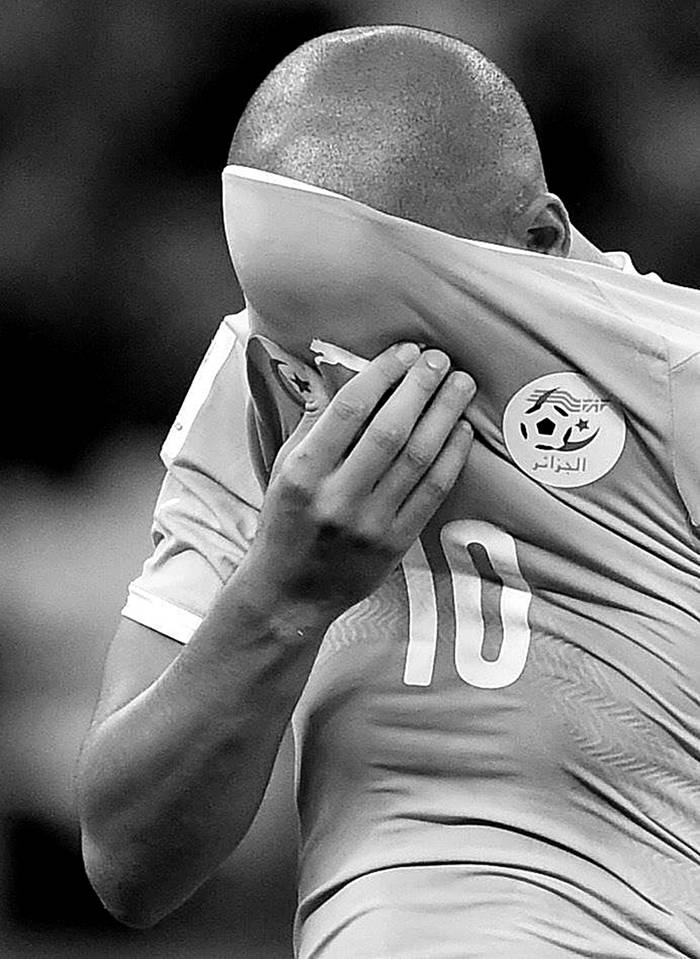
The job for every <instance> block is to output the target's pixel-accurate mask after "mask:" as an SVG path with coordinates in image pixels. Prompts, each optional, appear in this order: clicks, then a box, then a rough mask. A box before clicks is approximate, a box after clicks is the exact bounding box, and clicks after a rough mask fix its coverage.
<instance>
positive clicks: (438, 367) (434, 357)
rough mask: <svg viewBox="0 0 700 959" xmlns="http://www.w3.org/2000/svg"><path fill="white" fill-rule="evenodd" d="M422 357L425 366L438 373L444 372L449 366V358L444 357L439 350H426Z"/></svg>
mask: <svg viewBox="0 0 700 959" xmlns="http://www.w3.org/2000/svg"><path fill="white" fill-rule="evenodd" d="M424 356H425V364H426V366H428V367H429V368H430V369H431V370H435V371H436V372H438V373H440V372H442V370H446V369H447V367H448V366H449V365H450V360H449V357H447V356H445V354H444V353H441V352H440V351H439V350H428V351H427V353H425V354H424Z"/></svg>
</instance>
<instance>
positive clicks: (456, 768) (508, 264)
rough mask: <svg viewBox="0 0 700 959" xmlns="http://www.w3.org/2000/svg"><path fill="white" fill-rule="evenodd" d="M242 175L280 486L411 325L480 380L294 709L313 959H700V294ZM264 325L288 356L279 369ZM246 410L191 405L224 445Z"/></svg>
mask: <svg viewBox="0 0 700 959" xmlns="http://www.w3.org/2000/svg"><path fill="white" fill-rule="evenodd" d="M225 185H226V190H227V192H226V203H227V214H229V215H227V224H226V225H227V233H228V237H229V243H230V246H231V250H232V255H233V259H234V263H235V265H236V268H237V270H238V273H239V277H240V279H241V282H242V285H243V288H244V291H245V293H246V298H247V300H248V304H249V312H250V319H251V327H252V330H253V337H252V338H251V341H250V346H251V349H250V351H249V352H250V363H251V371H250V372H251V376H250V378H249V382H250V384H251V388H252V389H253V393H254V395H253V398H252V399H253V402H252V403H251V404H250V409H251V410H252V415H251V416H250V419H249V423H248V429H249V436H250V439H251V443H252V447H253V450H257V452H256V453H255V455H254V457H253V459H254V461H255V463H256V464H257V470H258V476H259V478H260V479H261V480H262V481H263V483H264V477H265V470H266V469H267V468H268V465H269V462H270V458H271V456H272V455H273V454H274V445H275V443H279V442H280V441H281V440H283V439H284V437H285V434H286V432H288V430H289V429H290V428H291V427H292V426H293V417H291V419H289V418H288V419H285V417H289V413H290V409H289V408H288V407H286V406H285V405H284V403H285V402H286V399H289V398H292V399H293V390H292V387H291V386H290V384H291V385H292V386H294V385H296V386H297V389H298V390H299V392H300V394H303V392H304V386H299V385H298V384H297V383H296V381H297V380H298V381H300V382H301V383H302V384H306V385H307V386H310V385H311V384H312V381H313V378H314V374H315V373H316V371H317V370H320V371H321V372H322V373H323V374H324V380H325V381H326V382H327V383H330V382H331V381H332V377H331V376H329V375H328V373H329V371H333V370H335V369H337V367H338V366H343V365H345V364H346V363H350V366H351V368H352V364H353V362H354V361H355V360H356V359H357V356H360V357H369V356H372V355H374V354H375V353H376V352H377V351H378V350H379V349H381V348H382V347H383V346H385V345H388V343H390V342H393V341H395V340H398V339H405V338H411V339H416V340H420V341H421V342H424V343H426V344H430V345H439V346H441V347H442V348H443V349H445V350H446V351H447V352H448V353H449V354H450V355H451V357H452V359H453V362H454V364H455V365H456V366H458V367H461V368H464V369H466V370H468V371H469V372H470V373H472V375H473V376H474V377H475V379H476V381H477V386H478V393H477V399H476V400H475V402H474V404H473V409H472V412H471V413H470V417H471V419H472V422H473V425H474V427H475V435H476V441H475V447H474V450H473V453H472V455H471V456H470V459H469V462H468V465H467V467H466V469H465V470H464V472H463V474H462V476H461V477H460V480H459V481H458V483H457V485H456V486H455V489H454V490H453V492H452V494H451V495H450V497H449V498H448V500H447V501H446V503H445V504H444V506H443V507H442V508H441V510H440V511H439V512H438V514H437V516H436V517H435V519H434V520H433V521H431V523H430V524H429V526H428V528H427V529H426V531H425V533H424V535H423V536H422V537H421V541H420V542H419V543H417V544H416V545H415V546H414V547H413V548H412V549H411V550H410V551H409V554H408V555H407V556H406V558H405V560H404V563H403V565H402V568H401V569H400V570H398V571H397V572H396V574H395V575H394V576H393V577H391V578H390V579H389V581H388V582H387V583H386V584H385V585H384V587H382V589H381V590H379V591H378V592H377V593H375V594H374V595H373V596H372V597H370V598H369V599H368V600H366V601H365V602H363V603H361V604H359V605H358V606H357V607H354V608H353V609H352V610H350V611H348V613H346V614H345V616H343V617H341V619H339V620H338V621H337V622H336V623H335V624H334V625H333V627H332V628H331V630H329V632H328V634H327V636H326V638H325V640H324V643H323V645H322V647H321V650H320V652H319V655H318V657H317V660H316V663H315V665H314V668H313V671H312V674H311V676H310V678H309V681H308V683H307V685H306V688H305V691H304V694H303V696H302V699H301V701H300V703H299V705H298V707H297V710H296V713H295V717H294V727H295V737H296V741H297V747H298V756H297V789H298V802H299V811H300V822H301V857H300V858H301V869H300V904H299V912H298V952H299V954H300V955H301V956H303V957H312V956H314V957H320V956H323V957H324V959H328V957H331V959H333V957H340V956H347V955H353V956H358V957H370V956H372V957H374V956H377V957H379V956H381V957H384V956H386V957H388V956H402V957H413V956H415V957H419V956H420V957H424V956H426V955H430V956H435V957H440V959H444V957H448V956H454V957H457V956H459V957H460V959H461V957H477V956H478V957H481V956H484V957H485V956H488V957H491V959H493V957H495V959H501V957H506V956H508V957H511V956H515V955H517V956H519V957H524V959H529V957H532V959H534V957H538V959H540V957H544V959H548V957H551V959H554V957H564V956H576V955H579V956H600V957H603V956H604V957H606V959H610V957H616V959H618V957H619V959H627V957H642V956H644V957H649V956H674V957H679V956H700V923H699V919H698V910H697V903H698V901H700V853H699V845H700V843H699V837H698V832H699V823H698V809H699V808H700V803H699V799H700V795H699V792H700V789H699V773H700V769H699V764H698V756H699V754H700V749H699V745H700V736H699V733H700V729H699V726H700V723H699V714H698V692H697V690H698V679H700V654H699V649H698V635H699V629H698V624H699V621H700V595H699V593H700V587H699V585H698V584H699V582H700V557H699V554H698V539H697V532H696V527H697V524H698V522H699V521H700V516H699V512H698V502H699V497H698V492H699V490H698V476H699V475H700V470H699V467H700V462H699V460H700V451H699V449H698V444H697V439H696V438H695V436H696V434H695V430H694V416H695V411H696V410H697V409H698V396H699V393H700V372H699V367H698V355H699V351H700V327H699V324H698V295H697V294H696V293H695V292H693V291H690V290H683V289H681V288H678V287H671V286H669V285H667V284H660V283H654V282H653V281H652V280H649V279H645V278H641V277H638V276H634V275H630V274H629V273H628V272H624V271H618V270H612V269H609V268H606V267H603V266H599V265H596V264H588V263H580V262H571V261H566V260H555V259H553V258H548V257H542V256H539V255H536V254H527V253H521V252H519V251H514V250H507V249H505V248H501V247H493V246H489V245H485V244H477V243H472V242H470V241H467V240H459V239H456V238H454V237H448V236H446V235H444V234H440V233H438V232H437V231H434V230H429V229H428V228H425V227H420V226H418V225H416V224H411V223H407V222H405V221H401V220H397V219H396V218H392V217H388V216H385V215H382V214H379V213H376V212H375V211H371V210H369V209H368V208H366V207H363V206H361V205H360V204H356V203H353V202H352V201H349V200H346V199H344V198H339V197H336V196H333V195H328V194H325V193H324V192H323V191H316V190H313V189H309V188H306V187H300V186H299V185H297V184H294V183H292V182H290V181H282V180H281V179H279V178H273V177H268V176H261V175H259V174H257V173H254V172H252V171H241V170H231V169H229V171H227V173H226V174H225ZM231 209H233V210H234V211H235V219H232V218H231V216H230V211H231ZM270 236H274V237H275V242H274V243H270V242H269V237H270ZM263 241H265V242H263ZM378 318H379V319H378ZM229 326H230V324H229ZM227 328H229V327H228V326H227ZM314 338H317V339H321V340H322V341H323V342H321V343H319V342H316V344H315V350H316V353H314V352H313V351H311V350H310V343H311V341H312V340H313V339H314ZM255 343H263V344H264V345H265V346H266V348H268V349H269V344H270V343H272V344H275V345H276V346H277V348H278V349H279V350H280V351H281V352H280V353H279V354H278V355H276V356H271V357H270V362H269V364H268V367H267V369H265V362H264V360H263V359H262V358H261V352H260V350H259V349H258V348H257V347H255V346H253V344H255ZM234 356H238V357H239V360H238V363H239V370H240V368H241V367H240V364H241V363H242V350H239V352H238V353H235V351H233V350H232V351H230V352H229V353H228V354H227V357H228V358H227V361H226V362H227V363H230V362H231V358H232V357H234ZM314 356H316V357H318V358H319V363H318V364H317V363H315V362H314ZM295 362H297V363H301V364H302V367H303V368H301V369H299V368H295V367H294V363H295ZM285 363H286V364H287V365H286V366H285V365H284V364H285ZM280 364H282V365H280ZM225 368H226V363H224V364H223V365H222V367H221V372H220V373H219V374H218V376H219V378H220V377H222V374H223V371H224V370H225ZM355 368H356V367H355ZM261 370H262V371H263V373H266V375H262V374H261ZM280 370H282V373H283V374H284V371H285V370H286V371H287V375H283V378H284V383H282V382H281V377H280V376H279V375H278V374H279V372H280ZM290 370H291V373H290V372H289V371H290ZM270 371H272V373H273V374H274V375H273V376H271V375H270ZM237 375H238V376H239V377H240V373H239V374H237ZM234 379H235V377H233V375H231V376H229V377H228V378H227V380H226V382H227V383H229V384H230V383H233V382H234ZM217 382H218V380H217ZM223 382H224V381H223V380H222V383H223ZM240 382H241V381H240V378H239V380H238V383H239V384H240ZM313 385H314V388H315V387H316V385H317V384H316V383H314V384H313ZM222 388H223V387H222ZM283 395H284V397H286V399H284V400H280V397H281V396H283ZM235 396H236V403H237V404H238V406H239V407H240V405H241V403H242V399H241V397H242V390H241V389H240V388H239V389H237V391H236V394H235ZM299 398H301V397H299ZM229 400H230V401H231V402H230V403H229V404H228V405H223V404H220V405H219V409H220V416H219V417H218V418H217V417H216V416H213V415H212V414H213V410H214V406H215V405H216V404H214V403H213V402H212V403H211V406H210V407H208V406H207V404H206V403H205V404H204V405H203V406H202V407H201V408H200V413H199V414H198V416H197V417H195V419H194V425H193V427H192V430H193V431H194V433H195V434H196V433H197V431H198V430H199V429H201V431H202V435H204V434H205V433H206V427H205V418H206V419H208V420H209V424H210V425H209V442H208V444H200V445H201V448H202V455H203V456H204V457H205V460H204V461H205V462H206V457H207V455H208V454H206V453H205V452H204V445H206V446H207V447H211V446H212V445H214V444H216V442H217V441H216V438H215V437H216V434H215V433H214V432H212V429H214V428H218V427H220V424H221V422H224V421H227V420H226V418H227V417H230V416H231V412H230V407H231V406H232V405H235V404H234V403H233V396H232V395H231V387H230V386H229ZM185 405H187V404H185ZM297 405H298V404H297ZM283 414H284V415H283ZM270 418H272V419H273V420H275V421H276V424H277V425H276V428H275V429H272V430H270V429H269V428H268V429H267V430H261V429H260V424H261V423H264V422H265V421H266V420H269V419H270ZM239 419H240V416H239ZM251 424H252V427H251ZM181 432H182V431H181ZM187 443H188V441H185V444H184V446H183V449H185V447H187ZM166 446H167V443H166ZM192 446H193V448H194V447H195V446H197V441H196V440H195V439H193V440H192ZM266 447H271V448H269V449H265V448H266ZM179 455H180V456H182V457H183V459H184V460H186V461H188V462H189V464H190V467H191V469H192V473H191V476H192V477H194V475H195V473H196V472H197V471H198V470H199V471H201V472H203V473H204V474H205V475H206V476H207V481H206V482H207V483H208V482H209V481H210V480H211V476H212V474H213V473H214V470H213V469H210V468H209V467H207V466H203V465H202V464H201V463H200V464H199V466H196V465H194V464H195V459H194V457H192V455H191V454H183V453H182V451H181V453H180V454H179ZM171 462H172V464H173V465H174V467H175V468H176V469H179V468H180V464H179V462H178V460H177V457H176V458H175V459H174V460H172V461H171ZM238 462H239V467H240V474H239V475H240V476H242V475H243V473H244V472H245V471H246V470H247V473H246V475H247V477H248V479H247V480H246V481H245V482H244V483H243V485H244V486H245V485H247V486H248V487H249V488H250V490H254V491H256V495H257V496H258V497H259V495H260V490H259V485H258V486H257V487H256V486H255V480H254V479H253V473H252V467H251V465H250V462H248V461H245V465H244V458H243V457H242V455H241V458H239V461H238ZM173 465H171V472H172V470H173ZM228 470H229V476H230V475H231V473H232V461H231V460H229V463H228ZM234 472H235V470H234ZM167 483H168V480H167V479H166V484H167ZM217 483H218V480H217ZM192 485H193V486H194V479H193V480H192ZM221 485H222V486H224V485H226V483H225V481H222V484H221ZM228 486H229V488H231V489H234V488H235V483H234V482H229V484H228ZM203 489H204V495H203V496H200V497H199V500H204V499H206V497H207V492H206V491H207V489H208V487H207V485H205V487H204V488H203ZM245 499H246V497H245V496H240V494H239V495H237V497H236V498H235V502H234V499H230V501H229V503H228V513H227V516H226V517H225V518H221V517H220V518H219V519H218V520H217V522H218V524H219V527H220V528H219V533H220V534H221V535H222V536H223V538H224V539H225V538H226V536H227V535H231V536H232V540H231V542H232V543H233V544H234V545H233V546H231V547H230V548H229V558H228V559H227V560H226V562H225V563H224V561H223V558H222V557H221V556H220V557H218V558H217V555H216V550H209V551H208V552H206V554H205V555H208V556H211V557H212V559H211V560H209V561H208V562H210V565H211V567H212V568H214V567H217V568H218V569H219V570H222V569H224V567H226V566H227V568H228V569H230V568H232V566H233V565H234V563H235V556H236V555H240V549H241V548H242V546H241V542H242V539H245V536H242V535H241V528H242V527H241V522H240V520H239V521H237V522H235V523H234V522H233V521H232V519H231V517H232V516H233V515H234V513H235V512H236V511H237V510H238V511H240V507H241V503H242V502H243V501H244V500H245ZM248 499H249V500H250V503H248V508H251V504H252V501H253V500H254V499H255V496H252V495H248ZM258 502H259V500H258ZM166 503H167V500H166ZM192 503H193V507H192V508H193V514H192V517H194V516H196V513H197V509H198V508H201V507H198V505H197V503H198V500H197V498H196V497H195V498H194V499H193V501H192ZM234 506H235V509H234V508H233V507H234ZM224 509H226V506H224ZM192 517H190V520H189V521H188V522H189V526H190V527H195V526H198V522H195V521H194V520H193V518H192ZM175 525H177V524H176V523H174V522H173V523H172V526H173V527H174V526H175ZM185 525H187V524H185ZM204 525H205V526H206V527H207V528H212V529H213V527H214V526H215V525H216V524H215V523H214V521H213V520H211V521H208V522H207V523H205V524H204ZM228 527H233V528H234V531H233V533H231V531H230V530H229V532H228V533H227V532H226V530H227V528H228ZM162 528H163V520H162V519H161V533H159V534H157V535H163V534H162ZM222 531H223V532H222ZM250 532H251V531H250V529H249V530H248V535H250ZM169 535H170V538H171V539H172V538H174V537H173V533H172V532H171V533H170V534H169ZM236 535H238V536H239V540H238V546H236V545H235V544H236ZM166 539H167V536H166ZM183 539H184V541H186V542H187V543H189V544H190V547H189V548H191V549H192V550H193V551H194V552H196V551H197V549H198V548H199V547H197V545H196V544H195V545H192V543H193V536H192V534H186V535H184V537H183ZM163 542H164V540H161V541H160V545H161V550H162V549H163V547H162V543H163ZM201 548H202V549H205V550H206V547H204V546H202V547H201ZM237 551H238V552H237ZM157 552H158V551H156V553H157ZM185 552H187V550H186V549H185ZM178 555H179V554H178ZM166 567H167V563H166V564H164V565H163V566H162V569H163V570H165V568H166ZM163 575H164V573H163ZM225 575H226V573H225V572H220V573H219V577H218V582H221V581H223V579H224V578H225ZM212 582H213V577H212ZM136 585H137V587H138V588H139V589H141V591H142V592H146V591H148V589H150V587H148V582H147V581H145V582H144V581H142V582H141V585H140V586H139V584H136ZM147 587H148V589H147ZM212 589H214V587H212ZM170 595H171V598H172V600H173V601H175V594H174V592H173V593H171V594H170ZM184 595H185V593H183V596H184ZM210 595H213V593H211V594H210ZM208 601H210V598H209V599H208ZM195 605H196V604H195V602H194V601H192V600H191V599H190V600H188V601H187V603H186V606H187V609H188V610H189V611H190V612H192V611H193V610H194V609H195ZM127 609H128V607H127ZM198 609H199V613H200V614H202V615H203V614H204V612H205V611H206V603H204V602H202V603H200V605H199V606H198ZM151 624H152V623H151ZM151 624H149V623H147V624H146V625H151ZM155 628H158V627H157V626H156V627H155Z"/></svg>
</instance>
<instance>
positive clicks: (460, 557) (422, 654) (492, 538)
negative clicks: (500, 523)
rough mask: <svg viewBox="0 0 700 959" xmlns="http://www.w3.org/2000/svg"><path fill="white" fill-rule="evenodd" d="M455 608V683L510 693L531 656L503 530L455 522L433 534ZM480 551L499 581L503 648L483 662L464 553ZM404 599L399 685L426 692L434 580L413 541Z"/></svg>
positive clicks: (475, 589)
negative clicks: (437, 536)
mask: <svg viewBox="0 0 700 959" xmlns="http://www.w3.org/2000/svg"><path fill="white" fill-rule="evenodd" d="M440 543H441V545H442V550H443V552H444V554H445V559H446V561H447V568H448V570H449V574H450V581H451V584H452V602H453V604H454V622H455V636H454V662H455V668H456V670H457V673H458V674H459V676H460V678H461V679H463V680H464V682H465V683H468V684H469V685H470V686H478V687H480V688H481V689H500V688H502V687H504V686H510V685H511V683H514V682H515V680H516V679H517V678H518V676H520V674H521V673H522V671H523V669H524V668H525V660H526V659H527V653H528V649H529V648H530V626H529V624H528V618H527V614H528V610H529V608H530V600H531V599H532V594H531V593H530V589H529V587H528V585H527V583H526V582H525V580H524V579H523V575H522V573H521V572H520V566H519V565H518V556H517V553H516V550H515V540H514V539H513V537H512V536H509V535H508V533H506V532H505V531H504V530H502V529H499V528H498V527H497V526H493V525H492V524H491V523H485V522H481V521H477V520H454V521H453V522H451V523H447V524H446V525H445V526H443V528H442V530H441V531H440ZM473 544H474V545H479V546H481V547H483V549H484V550H485V552H486V555H487V556H488V558H489V562H490V563H491V566H492V567H493V569H494V572H495V573H496V574H497V576H498V577H499V578H500V580H501V584H502V585H501V589H500V602H499V617H500V623H501V629H502V633H503V640H502V642H501V648H500V651H499V653H498V656H497V657H496V658H495V659H485V658H484V655H483V647H484V640H485V632H486V630H485V625H484V616H483V612H482V601H481V596H482V579H481V576H480V574H479V571H478V570H477V568H476V566H475V564H474V561H473V559H472V557H471V555H470V553H469V546H471V545H473ZM401 565H402V567H403V572H404V577H405V580H406V590H407V593H408V623H409V625H408V646H407V648H406V664H405V668H404V675H403V681H404V683H406V684H407V685H408V686H429V685H430V683H431V681H432V678H433V669H434V667H435V655H436V651H437V637H438V607H437V598H436V594H435V580H434V576H433V571H432V570H431V568H430V564H429V563H428V559H427V557H426V555H425V551H424V550H423V546H422V545H421V542H420V540H416V542H415V543H414V544H413V546H412V547H411V548H410V550H409V551H408V552H407V553H406V555H405V557H404V559H403V563H402V564H401Z"/></svg>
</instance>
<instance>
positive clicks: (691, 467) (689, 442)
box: [670, 353, 700, 529]
mask: <svg viewBox="0 0 700 959" xmlns="http://www.w3.org/2000/svg"><path fill="white" fill-rule="evenodd" d="M670 383H671V413H672V417H673V470H674V474H675V479H676V485H677V487H678V492H679V493H680V495H681V498H682V500H683V503H684V504H685V508H686V510H687V511H688V516H689V517H690V521H691V523H692V524H693V526H695V527H696V529H697V528H698V527H700V430H699V429H698V410H700V353H694V354H693V355H692V356H689V357H686V358H685V359H683V360H682V361H680V362H678V363H676V364H675V365H673V366H672V367H671V371H670Z"/></svg>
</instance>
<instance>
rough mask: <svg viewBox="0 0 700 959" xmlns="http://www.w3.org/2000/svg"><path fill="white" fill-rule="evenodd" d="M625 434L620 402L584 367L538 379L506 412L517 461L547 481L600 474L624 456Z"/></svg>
mask: <svg viewBox="0 0 700 959" xmlns="http://www.w3.org/2000/svg"><path fill="white" fill-rule="evenodd" d="M625 436H626V426H625V419H624V416H623V415H622V412H621V410H620V408H619V405H618V404H616V403H615V401H614V400H613V399H612V398H611V397H609V396H603V395H602V394H601V393H599V392H598V390H596V389H595V388H594V387H593V386H592V385H591V383H590V382H589V381H588V380H587V379H585V377H583V376H580V375H579V374H578V373H550V374H548V375H547V376H541V377H540V378H539V379H537V380H533V381H532V382H531V383H528V384H527V385H526V386H523V388H522V389H520V390H518V392H517V393H516V394H515V396H513V397H512V398H511V400H510V401H509V403H508V405H507V406H506V408H505V411H504V413H503V439H504V440H505V444H506V447H507V449H508V452H509V453H510V455H511V457H512V459H513V461H514V462H515V463H516V464H517V466H519V467H520V469H521V470H522V471H523V472H524V473H526V474H527V475H528V476H531V477H532V478H533V479H535V480H537V482H538V483H542V484H543V485H545V486H558V487H574V486H586V485H588V484H589V483H594V482H595V481H596V480H599V479H600V478H601V476H605V474H606V473H608V472H610V470H611V469H612V468H613V466H614V465H615V463H617V461H618V460H619V458H620V455H621V454H622V450H623V447H624V445H625Z"/></svg>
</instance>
